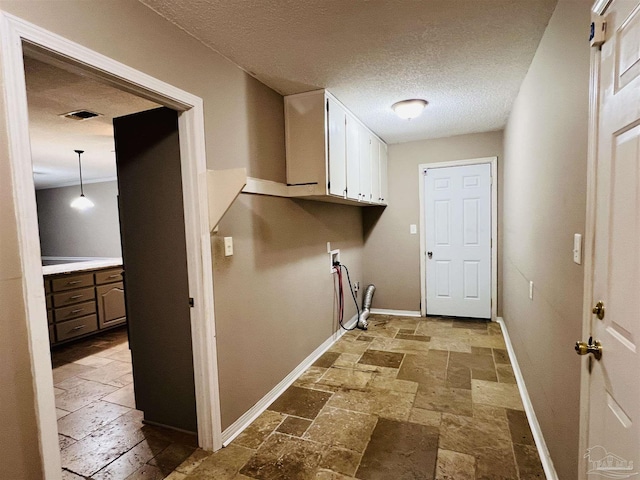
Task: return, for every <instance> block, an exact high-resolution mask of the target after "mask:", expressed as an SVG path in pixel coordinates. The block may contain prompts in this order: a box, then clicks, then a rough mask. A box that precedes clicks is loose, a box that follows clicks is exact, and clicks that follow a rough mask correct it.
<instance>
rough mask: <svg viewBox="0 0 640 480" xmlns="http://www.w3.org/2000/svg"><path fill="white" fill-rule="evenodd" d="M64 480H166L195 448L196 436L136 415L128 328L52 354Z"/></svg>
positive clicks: (92, 338)
mask: <svg viewBox="0 0 640 480" xmlns="http://www.w3.org/2000/svg"><path fill="white" fill-rule="evenodd" d="M51 359H52V363H53V382H54V393H55V398H56V411H57V414H58V439H59V441H60V453H61V457H62V467H63V471H62V478H63V480H72V479H95V480H107V479H110V480H120V479H145V480H156V479H162V478H165V477H166V476H167V475H170V474H171V472H172V471H173V470H174V469H175V468H176V467H177V466H178V465H180V464H181V463H182V462H183V461H184V460H185V459H186V458H188V457H189V456H190V455H191V454H192V453H193V452H194V451H195V450H196V447H197V442H196V438H195V435H185V434H181V433H177V432H173V431H170V430H166V429H162V428H158V427H153V426H150V425H144V424H143V423H142V413H141V412H139V411H137V410H135V401H134V397H133V378H132V376H131V355H130V353H129V346H128V342H127V331H126V329H125V328H119V329H116V330H111V331H109V332H106V333H105V334H103V335H100V336H96V337H91V338H88V339H86V340H82V341H80V342H76V343H73V344H69V345H67V346H62V347H57V348H55V349H53V351H52V354H51Z"/></svg>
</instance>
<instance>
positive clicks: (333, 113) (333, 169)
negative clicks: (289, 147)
mask: <svg viewBox="0 0 640 480" xmlns="http://www.w3.org/2000/svg"><path fill="white" fill-rule="evenodd" d="M346 115H347V112H346V111H345V110H344V109H343V108H342V106H340V104H338V103H337V102H335V101H334V100H333V99H331V98H329V99H328V112H327V137H328V138H327V142H328V143H329V149H328V152H329V159H328V168H329V194H331V195H338V196H340V197H344V196H345V193H346V190H347V164H346V144H347V142H346Z"/></svg>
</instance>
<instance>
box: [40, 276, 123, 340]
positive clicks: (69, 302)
mask: <svg viewBox="0 0 640 480" xmlns="http://www.w3.org/2000/svg"><path fill="white" fill-rule="evenodd" d="M122 274H123V270H122V268H121V267H117V268H113V267H108V268H103V269H98V270H92V271H83V272H69V273H61V274H55V275H45V276H44V287H45V294H46V299H47V321H48V323H49V341H50V343H51V345H57V344H60V343H64V342H67V341H70V340H74V339H76V338H80V337H85V336H88V335H91V334H95V333H98V332H100V331H102V330H105V329H108V328H111V327H115V326H118V325H122V324H124V323H126V321H127V314H126V310H125V297H124V286H123V281H122Z"/></svg>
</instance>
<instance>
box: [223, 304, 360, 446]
mask: <svg viewBox="0 0 640 480" xmlns="http://www.w3.org/2000/svg"><path fill="white" fill-rule="evenodd" d="M357 320H358V316H357V315H354V316H353V317H351V319H350V320H349V321H348V322H347V323H345V327H346V328H351V327H353V325H355V323H356V321H357ZM345 332H346V330H344V329H342V328H340V329H339V330H338V331H337V332H335V333H334V334H333V335H331V336H330V337H329V338H327V339H326V340H325V341H324V342H323V343H322V344H321V345H320V346H319V347H318V348H316V349H315V350H314V351H313V352H312V353H311V355H309V356H308V357H307V358H305V359H304V360H303V361H302V362H301V363H300V364H299V365H298V366H297V367H296V368H294V369H293V370H292V371H291V373H289V375H287V376H286V377H284V378H283V379H282V381H281V382H280V383H278V384H277V385H276V386H275V387H273V388H272V389H271V391H270V392H269V393H267V394H266V395H265V396H264V397H262V398H261V399H260V400H258V402H257V403H256V404H255V405H254V406H253V407H251V408H250V409H249V410H247V411H246V412H245V413H244V415H242V416H241V417H240V418H238V420H236V421H235V422H233V423H232V424H231V425H230V426H229V427H228V428H227V429H226V430H225V431H224V432H222V445H223V446H224V447H226V446H227V445H229V444H230V443H231V442H232V441H233V439H234V438H236V437H237V436H238V435H240V433H242V431H243V430H244V429H245V428H247V427H248V426H249V425H250V424H251V422H253V421H254V420H255V419H256V418H258V417H259V416H260V414H261V413H262V412H264V411H265V410H266V409H267V407H268V406H269V405H271V404H272V403H273V402H274V400H275V399H276V398H278V397H279V396H280V395H282V393H283V392H284V391H285V390H286V389H287V388H289V386H291V384H292V383H293V382H295V381H296V380H297V379H298V377H299V376H300V375H302V374H303V373H304V371H305V370H306V369H307V368H309V367H310V366H311V365H312V364H313V362H315V361H316V360H317V359H318V358H320V355H322V354H323V353H324V352H326V351H327V350H329V348H331V346H332V345H333V344H334V343H336V342H337V341H338V340H339V339H340V337H342V335H344V334H345Z"/></svg>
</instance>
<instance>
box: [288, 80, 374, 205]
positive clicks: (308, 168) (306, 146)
mask: <svg viewBox="0 0 640 480" xmlns="http://www.w3.org/2000/svg"><path fill="white" fill-rule="evenodd" d="M285 142H286V149H287V184H288V185H307V186H309V188H310V189H314V192H313V193H312V194H310V195H306V196H307V197H308V198H312V199H314V200H324V201H330V202H340V203H350V204H359V205H364V204H374V205H379V204H382V203H383V202H382V201H381V198H382V192H381V183H380V179H381V178H382V177H383V176H384V178H385V179H386V171H385V172H384V174H383V173H382V172H381V171H380V168H381V167H383V164H382V163H381V162H380V152H381V150H384V151H385V152H386V145H385V144H384V142H382V141H381V140H380V139H379V138H378V137H377V136H376V135H374V134H373V133H372V132H371V131H370V130H369V129H368V128H367V127H365V126H364V125H363V124H362V123H361V122H360V121H359V120H358V119H357V118H356V117H355V116H354V115H353V114H352V113H351V112H349V111H348V110H347V108H346V107H345V106H344V105H342V104H341V103H340V102H339V101H338V100H337V99H336V98H335V97H334V96H333V95H331V94H330V93H329V92H327V91H326V90H318V91H314V92H308V93H301V94H298V95H289V96H286V97H285ZM384 165H386V162H385V164H384ZM372 174H373V175H375V178H374V176H372ZM314 185H315V187H314ZM305 188H306V187H305Z"/></svg>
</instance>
